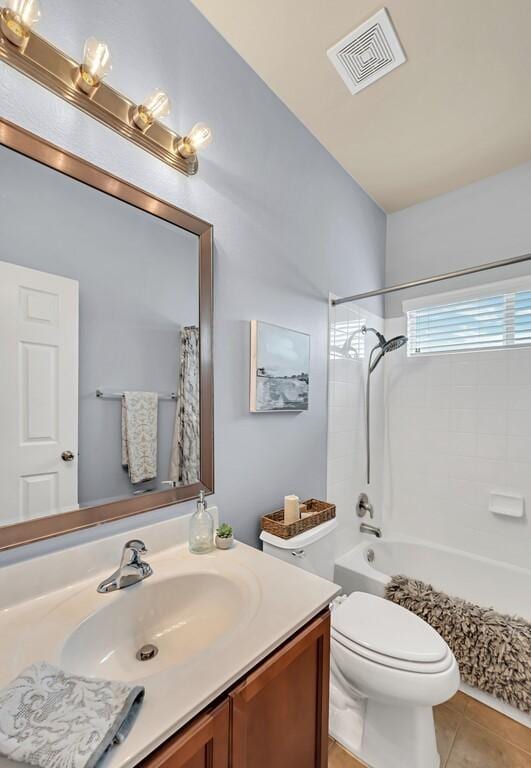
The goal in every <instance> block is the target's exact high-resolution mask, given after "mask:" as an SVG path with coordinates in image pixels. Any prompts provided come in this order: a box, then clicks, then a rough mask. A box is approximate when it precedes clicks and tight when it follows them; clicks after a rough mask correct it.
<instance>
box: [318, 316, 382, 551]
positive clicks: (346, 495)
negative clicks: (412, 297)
mask: <svg viewBox="0 0 531 768" xmlns="http://www.w3.org/2000/svg"><path fill="white" fill-rule="evenodd" d="M383 322H384V321H383V319H382V318H380V317H377V316H375V315H373V314H371V313H369V312H366V311H363V310H361V309H359V308H358V307H357V306H356V305H349V306H347V305H340V306H338V307H331V309H330V354H329V384H328V465H327V481H328V482H327V500H328V501H331V502H333V503H334V504H335V505H336V515H337V520H338V523H339V532H338V535H337V536H336V542H337V555H338V556H339V555H341V554H343V553H344V552H347V551H348V550H349V549H351V548H352V547H353V546H355V544H357V543H358V542H359V541H360V538H361V535H360V533H359V524H360V522H361V521H360V519H359V517H358V516H357V515H356V502H357V499H358V496H359V494H360V493H361V492H362V491H365V492H367V493H368V495H369V498H370V500H371V502H372V503H373V505H374V509H375V515H374V520H373V521H371V522H373V524H375V525H381V524H382V501H383V498H382V487H383V486H382V478H383V455H384V420H383V413H382V408H381V405H382V403H383V392H384V366H383V361H382V363H381V364H380V365H379V366H378V368H377V369H376V371H375V372H374V374H373V376H372V393H371V404H372V406H371V407H372V419H371V436H372V450H371V454H372V457H373V462H372V481H371V484H370V487H368V486H367V482H366V476H365V455H366V454H365V416H364V408H365V378H366V374H367V358H368V353H369V351H370V348H371V345H373V344H374V343H375V341H376V339H375V337H374V336H373V335H372V334H369V335H367V336H365V337H364V336H362V335H361V334H360V335H358V336H357V337H356V340H355V342H354V344H353V348H354V349H356V350H357V352H358V354H357V355H356V356H354V357H351V358H348V357H345V356H344V355H343V354H342V353H341V352H340V351H339V350H340V348H341V347H342V346H343V344H344V343H345V340H346V339H347V338H348V337H349V336H350V334H351V333H353V332H354V331H356V330H358V331H359V329H360V328H361V326H362V325H364V324H366V325H369V326H373V327H374V328H376V329H377V330H379V331H383ZM366 521H367V522H369V519H368V517H367V518H366Z"/></svg>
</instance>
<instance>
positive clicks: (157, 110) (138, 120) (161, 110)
mask: <svg viewBox="0 0 531 768" xmlns="http://www.w3.org/2000/svg"><path fill="white" fill-rule="evenodd" d="M170 110H171V102H170V100H169V98H168V95H167V94H166V93H164V91H161V90H160V88H155V90H154V91H153V92H152V93H150V94H149V96H148V97H147V99H144V101H143V102H142V104H139V105H138V107H136V108H135V111H134V112H133V122H134V124H135V125H136V127H137V128H140V130H141V131H145V130H146V129H147V128H149V127H150V125H152V124H153V121H154V120H160V119H161V118H162V117H166V115H169V114H170Z"/></svg>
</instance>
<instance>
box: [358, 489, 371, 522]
mask: <svg viewBox="0 0 531 768" xmlns="http://www.w3.org/2000/svg"><path fill="white" fill-rule="evenodd" d="M356 512H357V513H358V517H365V515H366V514H367V512H368V513H369V517H370V518H371V520H372V518H373V517H374V508H373V506H372V504H371V502H370V501H369V497H368V496H367V494H366V493H360V495H359V498H358V503H357V505H356Z"/></svg>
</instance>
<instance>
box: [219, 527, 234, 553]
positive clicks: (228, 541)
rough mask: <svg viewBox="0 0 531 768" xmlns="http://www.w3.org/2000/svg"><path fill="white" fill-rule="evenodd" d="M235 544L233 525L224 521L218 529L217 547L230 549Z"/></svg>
mask: <svg viewBox="0 0 531 768" xmlns="http://www.w3.org/2000/svg"><path fill="white" fill-rule="evenodd" d="M233 544H234V539H233V537H232V526H231V525H229V524H228V523H222V524H221V525H220V526H219V528H218V529H217V531H216V547H217V548H218V549H230V548H231V547H232V545H233Z"/></svg>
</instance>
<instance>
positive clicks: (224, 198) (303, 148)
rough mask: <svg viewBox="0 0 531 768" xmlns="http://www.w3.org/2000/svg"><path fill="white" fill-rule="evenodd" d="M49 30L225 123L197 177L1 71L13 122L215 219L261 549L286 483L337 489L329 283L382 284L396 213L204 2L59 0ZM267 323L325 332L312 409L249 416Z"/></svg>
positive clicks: (239, 476)
mask: <svg viewBox="0 0 531 768" xmlns="http://www.w3.org/2000/svg"><path fill="white" fill-rule="evenodd" d="M39 30H40V32H41V33H42V34H43V35H45V36H46V37H49V38H50V39H51V40H52V41H53V42H54V43H55V44H57V45H58V46H59V47H61V48H63V49H64V50H66V51H68V52H69V53H71V54H72V55H77V54H79V52H80V51H81V50H82V48H83V41H84V38H85V37H86V36H87V35H88V34H93V35H95V36H101V37H102V38H103V39H105V40H106V42H107V43H108V44H109V46H110V48H111V50H112V54H113V57H114V70H113V73H112V76H111V77H110V82H111V84H112V85H113V86H115V87H116V88H118V89H120V90H123V91H124V92H126V93H127V94H129V95H130V96H131V97H132V98H137V99H141V98H142V97H143V95H144V94H145V93H147V92H149V90H150V89H151V88H152V87H153V86H155V85H157V86H159V87H162V88H165V89H167V90H168V92H169V93H170V95H171V96H172V99H173V103H174V108H173V114H172V115H171V116H170V118H168V123H169V124H170V125H172V126H174V127H175V128H176V129H177V130H179V129H180V130H181V131H182V130H185V129H186V127H187V126H190V125H192V124H193V123H194V122H196V121H197V120H204V121H206V122H207V123H208V124H210V125H211V126H212V129H213V132H214V142H213V144H212V145H211V146H210V147H209V148H208V150H207V151H206V152H205V154H204V156H203V157H202V158H201V163H200V171H199V175H198V176H197V177H196V178H192V179H186V178H185V177H184V176H182V175H180V174H178V173H176V172H175V171H174V170H172V169H171V168H168V167H167V166H165V165H164V164H162V163H160V162H158V161H157V160H155V159H153V158H152V157H151V156H150V155H148V154H147V153H145V152H143V151H141V150H140V149H138V148H137V147H134V146H132V145H130V144H129V143H128V142H126V141H124V140H123V139H122V138H120V137H119V136H117V135H115V134H114V133H113V132H111V131H109V130H108V129H106V128H105V127H104V126H102V125H100V124H99V123H97V122H96V121H95V120H91V119H90V118H88V117H87V116H85V115H83V114H81V113H79V112H77V111H76V110H75V109H74V108H73V107H71V106H70V105H68V104H66V103H63V102H62V101H60V100H59V99H56V98H55V97H54V96H52V95H50V94H49V93H48V92H46V91H45V90H44V89H42V88H39V87H38V86H37V85H36V84H34V83H33V82H31V81H30V80H28V79H27V78H24V77H23V76H21V75H20V74H18V73H16V72H15V71H12V70H10V69H8V68H7V67H2V68H0V105H1V111H2V113H3V115H4V116H5V117H7V118H9V119H11V120H13V121H14V122H17V123H19V124H22V125H23V126H24V127H26V128H28V129H30V130H32V131H34V132H36V133H38V134H40V135H42V136H44V137H46V138H48V139H50V140H52V141H53V142H55V143H56V144H59V145H61V146H62V147H66V148H67V149H69V150H71V151H73V152H75V153H76V154H79V155H81V156H83V157H87V158H88V159H89V160H91V161H92V162H94V163H96V164H97V165H100V166H102V167H104V168H106V169H108V170H110V171H111V172H113V173H115V174H117V175H118V176H121V177H123V178H126V179H127V180H129V181H132V182H133V183H136V184H138V185H139V186H141V187H144V188H146V189H148V190H149V191H151V192H153V193H154V194H156V195H158V196H160V197H162V198H165V199H167V200H169V201H170V202H172V203H175V204H176V205H179V206H181V207H183V208H185V209H187V210H189V211H191V212H192V213H195V214H197V215H199V216H201V217H202V218H204V219H207V220H208V221H211V222H212V223H213V224H214V227H215V244H216V245H215V259H216V264H215V360H214V362H215V395H216V401H215V428H216V494H215V499H214V500H215V501H216V503H217V504H218V505H219V507H220V510H221V515H222V517H223V518H226V519H228V520H229V521H230V522H231V523H233V524H234V526H235V528H236V534H237V535H238V537H240V538H242V539H244V540H246V541H248V542H252V543H255V542H256V536H257V532H258V521H259V517H260V515H261V514H263V513H265V512H267V511H270V510H272V509H275V508H276V507H278V506H279V505H280V504H281V502H282V499H283V496H284V495H285V494H286V493H290V492H293V493H297V494H299V495H300V496H302V497H308V496H317V497H323V496H324V494H325V487H326V486H325V483H326V420H327V382H326V373H327V316H328V307H327V297H328V292H329V291H332V292H334V293H337V294H345V293H354V292H355V291H359V290H363V289H366V288H369V289H370V288H374V287H376V286H378V285H381V283H382V281H383V278H384V251H385V214H384V213H383V212H382V211H381V209H380V208H378V206H377V205H375V204H374V203H373V201H372V200H371V199H370V198H369V197H368V196H367V195H366V194H365V193H364V192H363V191H362V190H361V189H360V188H359V187H358V186H357V184H356V183H355V182H354V181H353V180H352V178H351V177H350V176H349V175H348V174H347V173H345V172H344V171H343V170H342V169H341V168H340V167H339V165H338V164H337V163H336V162H335V161H334V160H333V159H332V158H331V157H330V155H329V154H328V153H327V152H326V150H325V149H324V148H323V147H322V146H321V145H320V144H319V143H318V142H317V141H316V140H315V139H314V138H313V136H312V135H311V134H310V133H309V132H308V131H307V130H306V129H305V128H304V127H303V126H302V125H301V123H300V122H299V121H298V120H297V119H296V118H295V117H294V116H293V115H292V114H291V113H290V112H289V111H288V110H287V109H286V107H285V106H284V105H283V104H282V103H281V102H280V101H279V100H278V99H277V97H276V96H275V95H274V94H273V93H272V92H271V91H270V90H269V89H268V88H267V87H266V86H265V84H264V83H263V82H262V81H261V80H260V79H259V78H258V77H257V75H256V74H255V73H254V72H253V71H252V70H251V69H250V68H249V67H248V66H247V65H246V64H245V63H244V62H243V61H242V60H241V58H240V57H239V56H238V55H237V54H236V53H235V52H234V50H232V49H231V48H230V47H229V46H228V44H227V43H226V42H225V41H224V40H223V39H222V38H221V37H220V35H219V34H218V33H217V32H216V31H215V30H214V29H213V28H212V27H211V26H210V25H209V24H208V23H207V22H206V20H205V19H204V18H203V17H202V16H201V15H200V14H199V12H198V11H197V10H196V9H195V8H194V7H193V6H192V5H191V3H189V2H188V0H177V1H176V2H173V3H171V4H170V3H168V2H164V0H153V1H152V2H150V3H145V2H142V1H141V0H128V2H125V0H120V1H118V0H115V1H114V2H109V0H94V2H92V3H90V4H87V3H82V2H80V1H79V0H78V1H77V2H75V3H72V2H70V1H69V0H48V2H47V3H46V8H45V12H44V14H43V18H42V20H41V22H39ZM135 41H142V45H141V46H140V48H139V47H138V46H137V45H135ZM139 51H140V54H139ZM372 306H373V308H374V309H376V310H377V309H379V304H378V303H377V302H376V303H374V304H372ZM253 318H256V319H261V320H265V321H271V322H275V323H278V324H280V325H284V326H287V327H291V328H294V329H297V330H301V331H305V332H306V333H309V334H311V336H312V361H311V377H312V382H311V393H310V401H311V405H310V410H309V412H308V413H303V414H298V415H293V414H250V413H249V403H248V397H249V395H248V388H249V374H248V368H249V321H250V320H251V319H253ZM189 508H190V505H180V507H179V511H183V512H184V511H185V510H186V509H189ZM170 513H174V511H173V510H170ZM134 524H135V525H137V524H138V520H135V521H134ZM109 528H111V526H109ZM70 540H72V537H70Z"/></svg>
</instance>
